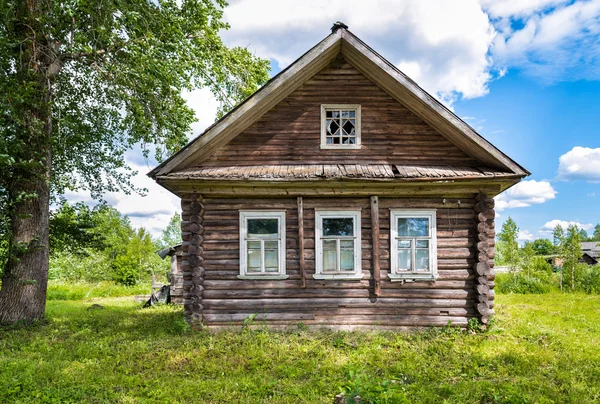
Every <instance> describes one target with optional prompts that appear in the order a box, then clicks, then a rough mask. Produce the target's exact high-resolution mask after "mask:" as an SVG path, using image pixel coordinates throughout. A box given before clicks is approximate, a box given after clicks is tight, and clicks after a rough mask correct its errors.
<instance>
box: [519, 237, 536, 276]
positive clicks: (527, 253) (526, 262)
mask: <svg viewBox="0 0 600 404" xmlns="http://www.w3.org/2000/svg"><path fill="white" fill-rule="evenodd" d="M520 254H521V260H522V262H523V268H525V269H527V276H529V274H530V268H531V266H532V263H533V258H534V257H535V250H534V249H533V243H530V242H527V243H525V245H524V246H523V248H522V249H521V252H520Z"/></svg>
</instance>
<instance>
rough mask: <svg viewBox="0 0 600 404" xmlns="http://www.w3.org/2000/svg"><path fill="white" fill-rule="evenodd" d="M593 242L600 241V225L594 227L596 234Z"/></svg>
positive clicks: (593, 236)
mask: <svg viewBox="0 0 600 404" xmlns="http://www.w3.org/2000/svg"><path fill="white" fill-rule="evenodd" d="M591 241H600V223H599V224H597V225H596V227H594V234H593V235H592V240H591Z"/></svg>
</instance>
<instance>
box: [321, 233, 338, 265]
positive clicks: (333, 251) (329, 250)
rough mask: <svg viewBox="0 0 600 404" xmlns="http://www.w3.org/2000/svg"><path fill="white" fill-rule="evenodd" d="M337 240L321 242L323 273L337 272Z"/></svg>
mask: <svg viewBox="0 0 600 404" xmlns="http://www.w3.org/2000/svg"><path fill="white" fill-rule="evenodd" d="M336 241H337V240H323V271H337V244H336Z"/></svg>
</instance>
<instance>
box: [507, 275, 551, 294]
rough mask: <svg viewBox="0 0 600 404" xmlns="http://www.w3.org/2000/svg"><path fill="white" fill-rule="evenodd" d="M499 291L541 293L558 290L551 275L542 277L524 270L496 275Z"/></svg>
mask: <svg viewBox="0 0 600 404" xmlns="http://www.w3.org/2000/svg"><path fill="white" fill-rule="evenodd" d="M495 290H496V291H497V292H498V293H519V294H541V293H550V292H552V291H554V290H556V288H555V286H554V282H553V279H552V277H551V276H549V277H544V276H542V277H540V276H536V275H527V274H524V273H522V272H518V273H512V274H498V275H496V286H495Z"/></svg>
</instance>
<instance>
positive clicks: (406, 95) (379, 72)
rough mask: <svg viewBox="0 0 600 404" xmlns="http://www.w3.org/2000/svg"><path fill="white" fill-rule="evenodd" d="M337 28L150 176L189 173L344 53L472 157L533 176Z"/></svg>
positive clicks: (360, 69)
mask: <svg viewBox="0 0 600 404" xmlns="http://www.w3.org/2000/svg"><path fill="white" fill-rule="evenodd" d="M336 28H337V29H335V30H334V32H332V33H331V34H330V35H329V36H327V37H326V38H325V39H324V40H323V41H321V42H320V43H318V44H317V45H316V46H315V47H313V48H312V49H311V50H309V51H308V52H307V53H305V54H304V55H303V56H301V57H300V58H299V59H298V60H296V61H295V62H294V63H292V64H291V65H290V66H288V67H287V68H286V69H285V70H283V71H281V72H280V73H279V74H278V75H276V76H275V77H273V78H272V79H271V80H270V81H269V82H268V83H267V84H266V85H265V86H263V87H262V88H261V89H260V90H258V91H257V92H256V93H254V94H253V95H252V96H250V97H249V98H248V99H246V101H244V102H243V103H241V104H240V105H238V106H237V107H236V108H235V109H233V110H232V111H231V112H229V113H228V114H227V115H225V116H224V117H223V118H222V119H221V120H219V121H218V122H217V123H215V124H214V125H212V126H211V127H209V128H208V129H207V130H206V131H205V132H204V133H203V134H201V135H200V136H198V137H196V138H195V139H194V140H192V141H191V142H190V143H189V144H188V145H187V146H185V147H184V148H183V149H181V150H180V151H179V152H178V153H176V154H175V155H173V156H172V157H171V158H169V159H168V160H166V161H165V162H163V163H162V164H160V165H159V166H158V167H156V168H155V169H154V170H152V171H151V172H150V173H149V174H148V175H149V176H151V177H153V178H156V177H158V176H163V175H167V174H169V173H172V172H176V171H180V170H184V169H186V168H189V167H191V166H192V165H193V164H194V163H196V162H198V161H201V160H203V159H205V158H206V157H207V156H210V155H211V154H212V153H213V152H214V151H215V150H216V149H218V148H219V147H221V146H223V145H225V144H227V143H228V142H230V141H231V140H232V139H233V138H234V137H235V136H237V135H238V134H239V133H241V132H242V131H243V130H245V129H246V128H248V127H249V126H250V125H252V124H253V123H254V122H256V121H257V120H258V119H259V118H260V117H261V116H263V115H264V114H265V113H266V112H268V111H269V110H270V109H271V108H273V107H274V106H275V105H277V104H278V103H279V102H280V101H282V100H283V99H284V98H285V97H286V96H288V95H289V94H291V93H292V92H293V91H294V90H296V89H298V88H299V87H300V86H301V85H302V84H304V83H305V82H306V81H307V80H309V79H310V78H311V77H312V76H314V75H315V74H317V73H318V72H319V71H321V70H322V69H324V68H325V67H326V66H327V65H328V64H329V63H330V62H331V61H332V60H333V59H334V58H335V57H336V56H337V55H338V54H339V53H342V55H343V56H344V57H345V58H346V59H347V60H348V61H349V62H350V63H351V64H352V65H353V66H355V67H356V68H357V69H358V70H359V71H360V72H361V73H362V74H364V75H365V76H366V77H367V78H369V79H370V80H371V81H372V82H373V83H375V84H376V85H378V86H379V87H380V88H382V89H383V90H384V91H386V92H387V93H388V94H389V95H390V96H392V97H393V98H394V99H396V100H397V101H398V102H400V103H401V104H403V105H404V106H406V107H407V108H408V109H409V110H411V111H412V112H413V113H414V114H415V115H417V116H418V117H420V118H421V119H422V120H423V121H425V122H426V123H428V124H429V125H431V126H432V127H433V128H435V129H436V130H437V131H439V133H440V134H441V135H442V136H444V137H445V138H446V139H448V140H449V141H450V142H452V143H453V144H455V145H456V146H458V147H459V148H460V149H461V150H463V151H464V152H465V153H467V154H468V155H470V156H472V157H473V158H475V159H476V160H478V161H481V162H482V163H483V164H484V165H487V166H489V167H493V168H497V169H500V170H503V171H508V172H510V173H513V174H517V175H522V176H526V175H528V174H529V172H528V171H527V170H525V169H524V168H523V167H521V166H520V165H519V164H517V163H516V162H515V161H513V160H512V159H510V158H509V157H508V156H507V155H505V154H504V153H502V152H501V151H500V150H498V149H497V148H496V147H495V146H494V145H492V144H491V143H490V142H488V141H487V140H486V139H484V138H483V137H482V136H481V135H479V134H478V133H477V132H475V130H473V128H471V127H470V126H469V125H468V124H466V123H465V122H464V121H462V120H461V119H460V118H459V117H457V116H456V115H455V114H454V113H452V112H451V111H450V110H448V109H447V108H446V107H444V106H443V105H442V104H441V103H440V102H439V101H437V100H436V99H435V98H434V97H432V96H431V95H430V94H428V93H427V92H426V91H425V90H423V89H422V88H421V87H419V86H418V85H417V84H416V83H414V82H413V81H412V80H410V79H409V78H408V77H407V76H406V75H404V74H403V73H402V72H401V71H400V70H398V69H397V68H396V67H395V66H393V65H392V64H391V63H389V62H388V61H387V60H385V59H384V58H383V57H381V56H380V55H379V54H377V53H376V52H375V51H373V50H372V49H371V48H369V47H368V46H367V45H366V44H364V43H363V42H362V41H361V40H360V39H358V38H357V37H356V36H355V35H354V34H352V33H351V32H350V31H348V30H346V29H344V28H339V26H338V27H336Z"/></svg>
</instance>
